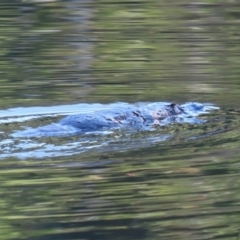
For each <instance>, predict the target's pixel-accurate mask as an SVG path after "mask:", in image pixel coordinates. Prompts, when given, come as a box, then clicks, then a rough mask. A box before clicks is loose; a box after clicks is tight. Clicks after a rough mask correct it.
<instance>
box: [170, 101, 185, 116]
mask: <svg viewBox="0 0 240 240" xmlns="http://www.w3.org/2000/svg"><path fill="white" fill-rule="evenodd" d="M169 107H170V108H171V109H172V110H173V111H174V113H175V114H180V113H183V112H184V110H183V109H182V108H181V107H180V106H179V105H178V104H175V103H171V104H170V105H169Z"/></svg>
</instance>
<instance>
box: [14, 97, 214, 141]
mask: <svg viewBox="0 0 240 240" xmlns="http://www.w3.org/2000/svg"><path fill="white" fill-rule="evenodd" d="M214 109H218V107H215V106H213V105H211V104H202V103H197V102H189V103H185V104H182V105H178V104H175V103H166V102H155V103H137V104H127V103H118V104H115V106H114V108H110V109H104V110H98V111H93V112H90V113H80V114H74V115H69V116H67V117H64V118H63V119H62V120H60V121H59V122H57V123H52V124H49V125H46V126H41V127H38V128H35V129H34V128H29V129H26V130H22V131H18V132H16V133H14V134H12V135H13V136H15V137H52V136H66V135H76V134H84V133H89V132H99V131H102V132H103V131H109V130H116V129H134V130H150V129H154V127H155V126H157V125H160V126H165V125H167V124H171V123H174V122H176V123H193V124H194V123H203V122H204V120H201V119H197V118H196V116H198V115H200V114H204V113H208V111H210V110H214Z"/></svg>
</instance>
